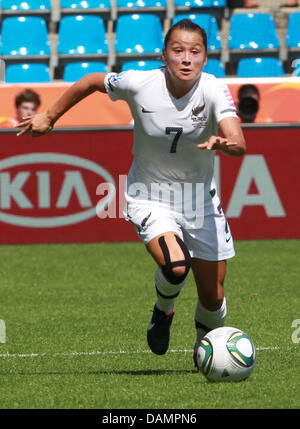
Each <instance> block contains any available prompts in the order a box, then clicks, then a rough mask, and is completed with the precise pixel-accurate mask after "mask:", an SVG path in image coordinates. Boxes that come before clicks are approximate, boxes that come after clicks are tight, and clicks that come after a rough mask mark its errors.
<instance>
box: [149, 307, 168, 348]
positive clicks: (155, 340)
mask: <svg viewBox="0 0 300 429" xmlns="http://www.w3.org/2000/svg"><path fill="white" fill-rule="evenodd" d="M174 313H175V310H174V309H173V311H172V313H171V314H169V315H166V314H165V313H164V312H163V311H161V310H159V309H158V308H157V307H156V306H154V309H153V316H152V319H151V322H150V323H149V326H148V331H147V340H148V345H149V347H150V349H151V351H152V352H153V353H155V354H157V355H164V354H165V353H166V351H167V350H168V347H169V339H170V328H171V324H172V320H173V316H174Z"/></svg>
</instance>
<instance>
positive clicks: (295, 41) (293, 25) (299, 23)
mask: <svg viewBox="0 0 300 429" xmlns="http://www.w3.org/2000/svg"><path fill="white" fill-rule="evenodd" d="M286 46H287V47H288V48H300V12H294V13H291V14H290V16H289V19H288V25H287V32H286Z"/></svg>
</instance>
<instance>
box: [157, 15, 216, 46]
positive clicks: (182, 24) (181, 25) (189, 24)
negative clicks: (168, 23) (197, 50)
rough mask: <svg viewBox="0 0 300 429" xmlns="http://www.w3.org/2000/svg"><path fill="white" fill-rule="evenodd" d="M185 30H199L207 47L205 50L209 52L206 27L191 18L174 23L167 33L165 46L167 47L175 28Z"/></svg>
mask: <svg viewBox="0 0 300 429" xmlns="http://www.w3.org/2000/svg"><path fill="white" fill-rule="evenodd" d="M178 29H179V30H185V31H197V32H198V33H199V34H200V36H201V37H202V40H203V44H204V47H205V52H207V35H206V31H205V30H204V28H202V27H200V25H198V24H196V23H195V22H193V21H191V20H190V19H182V20H181V21H178V22H177V23H176V24H174V25H173V26H172V27H170V28H169V30H168V32H167V34H166V35H165V48H166V47H167V44H168V42H169V40H170V38H171V35H172V33H173V31H174V30H178Z"/></svg>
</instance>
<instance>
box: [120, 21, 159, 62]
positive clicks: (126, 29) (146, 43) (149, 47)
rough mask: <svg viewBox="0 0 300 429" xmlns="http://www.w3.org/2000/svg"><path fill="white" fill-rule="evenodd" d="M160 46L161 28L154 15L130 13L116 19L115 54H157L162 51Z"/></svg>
mask: <svg viewBox="0 0 300 429" xmlns="http://www.w3.org/2000/svg"><path fill="white" fill-rule="evenodd" d="M145 30H147V31H145ZM162 46H163V30H162V25H161V22H160V20H159V18H158V17H157V16H156V15H152V14H130V15H123V16H120V17H119V18H118V19H117V23H116V38H115V51H116V53H117V54H129V55H130V54H159V53H161V52H162Z"/></svg>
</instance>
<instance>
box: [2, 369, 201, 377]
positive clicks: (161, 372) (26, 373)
mask: <svg viewBox="0 0 300 429" xmlns="http://www.w3.org/2000/svg"><path fill="white" fill-rule="evenodd" d="M193 372H196V371H195V370H192V369H191V370H188V369H181V370H180V369H149V370H138V371H136V370H135V371H129V370H128V371H125V370H123V371H117V370H112V371H109V370H107V371H102V370H99V371H17V372H14V371H11V372H7V373H3V372H2V373H0V376H1V375H5V376H7V375H13V376H15V375H24V376H31V375H80V374H85V375H137V376H141V375H146V376H147V375H170V374H191V373H193Z"/></svg>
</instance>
